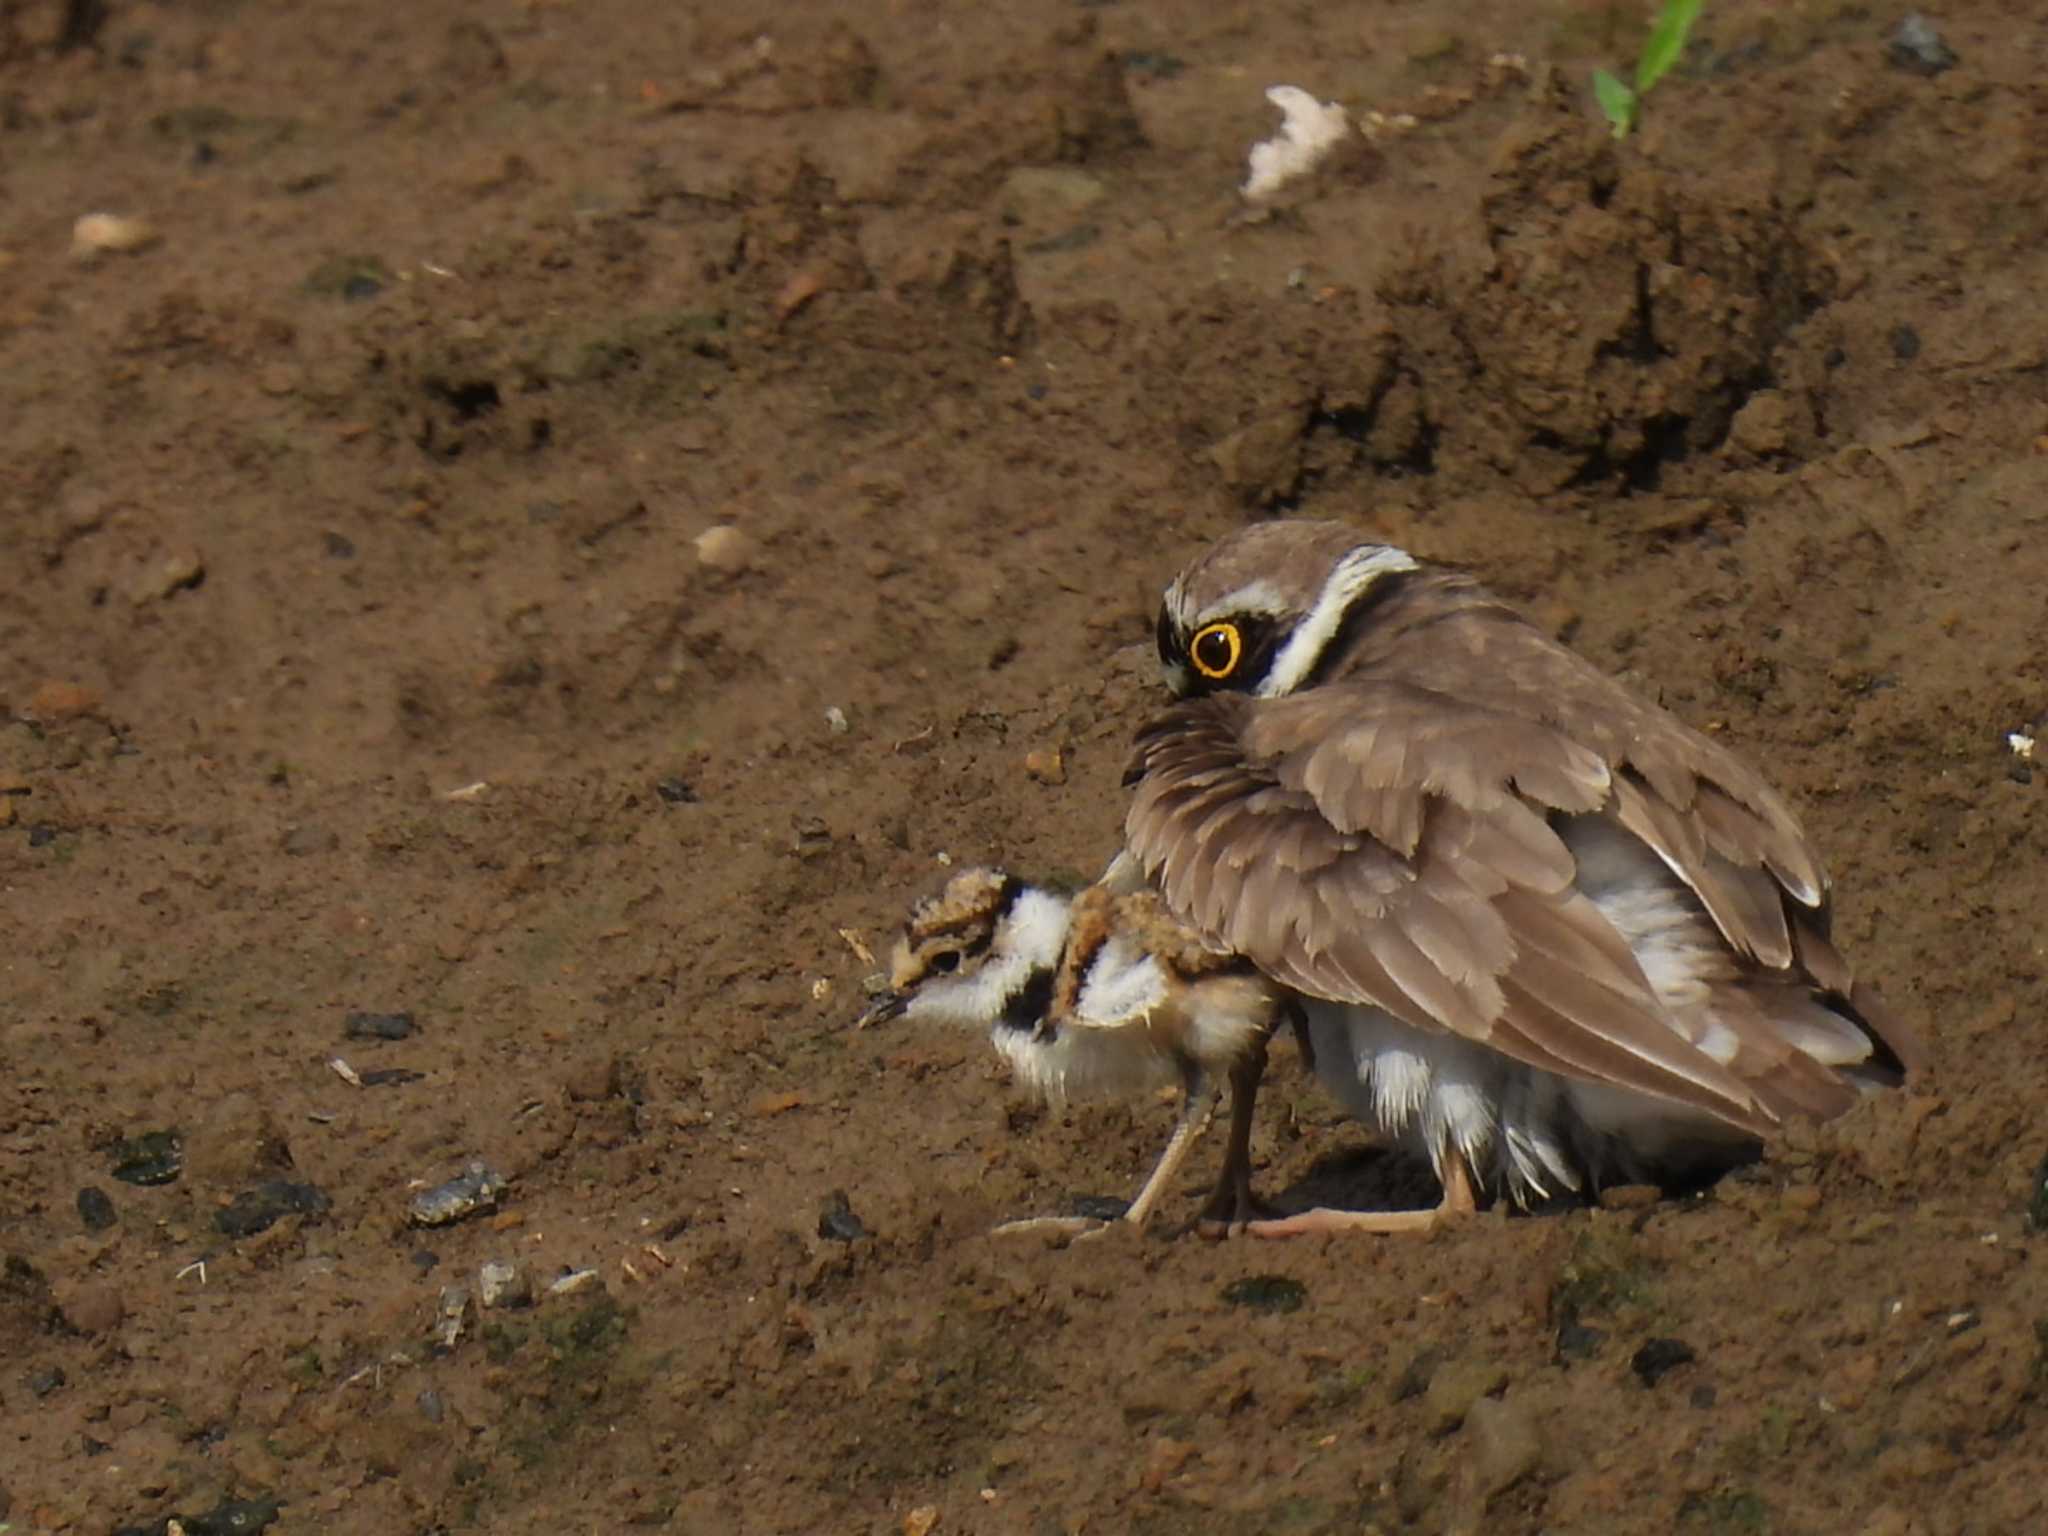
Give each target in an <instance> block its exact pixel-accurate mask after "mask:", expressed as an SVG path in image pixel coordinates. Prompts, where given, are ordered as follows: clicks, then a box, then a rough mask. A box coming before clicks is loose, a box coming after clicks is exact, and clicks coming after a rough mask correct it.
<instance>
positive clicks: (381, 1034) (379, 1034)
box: [342, 1013, 413, 1040]
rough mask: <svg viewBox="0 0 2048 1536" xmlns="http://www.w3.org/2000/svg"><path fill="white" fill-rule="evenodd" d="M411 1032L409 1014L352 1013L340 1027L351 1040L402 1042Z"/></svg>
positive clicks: (410, 1017)
mask: <svg viewBox="0 0 2048 1536" xmlns="http://www.w3.org/2000/svg"><path fill="white" fill-rule="evenodd" d="M412 1031H413V1022H412V1015H411V1014H409V1013H352V1014H350V1015H349V1016H348V1020H347V1022H346V1023H345V1024H343V1026H342V1033H343V1034H345V1035H346V1036H348V1038H349V1039H351V1040H404V1039H406V1038H408V1037H409V1036H410V1035H411V1034H412Z"/></svg>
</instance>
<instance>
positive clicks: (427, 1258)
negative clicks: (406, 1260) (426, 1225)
mask: <svg viewBox="0 0 2048 1536" xmlns="http://www.w3.org/2000/svg"><path fill="white" fill-rule="evenodd" d="M440 1262H441V1255H439V1254H438V1253H436V1252H434V1250H433V1249H431V1248H415V1249H414V1250H413V1252H412V1267H413V1268H414V1269H416V1270H418V1271H419V1272H420V1273H421V1274H423V1275H424V1274H427V1273H429V1272H430V1271H431V1270H432V1269H433V1268H434V1266H435V1265H436V1264H439V1263H440Z"/></svg>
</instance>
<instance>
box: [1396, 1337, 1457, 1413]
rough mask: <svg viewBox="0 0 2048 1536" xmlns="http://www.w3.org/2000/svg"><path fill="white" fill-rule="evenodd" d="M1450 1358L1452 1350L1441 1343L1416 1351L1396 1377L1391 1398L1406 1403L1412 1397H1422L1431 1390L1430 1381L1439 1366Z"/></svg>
mask: <svg viewBox="0 0 2048 1536" xmlns="http://www.w3.org/2000/svg"><path fill="white" fill-rule="evenodd" d="M1449 1358H1450V1351H1449V1350H1447V1349H1445V1348H1443V1347H1442V1346H1441V1345H1438V1344H1432V1345H1430V1346H1429V1347H1428V1348H1426V1349H1423V1350H1420V1351H1418V1352H1417V1353H1416V1356H1415V1358H1414V1359H1413V1360H1410V1361H1409V1362H1408V1364H1407V1366H1406V1367H1405V1368H1403V1370H1402V1372H1401V1374H1400V1375H1399V1376H1397V1377H1396V1378H1395V1379H1394V1389H1393V1392H1392V1393H1391V1400H1392V1401H1393V1402H1397V1403H1405V1402H1407V1401H1408V1399H1410V1398H1411V1397H1420V1396H1422V1394H1423V1393H1425V1392H1427V1391H1428V1390H1429V1383H1430V1381H1431V1379H1432V1378H1434V1377H1435V1375H1436V1372H1437V1367H1438V1366H1440V1365H1442V1364H1443V1363H1444V1361H1446V1360H1448V1359H1449Z"/></svg>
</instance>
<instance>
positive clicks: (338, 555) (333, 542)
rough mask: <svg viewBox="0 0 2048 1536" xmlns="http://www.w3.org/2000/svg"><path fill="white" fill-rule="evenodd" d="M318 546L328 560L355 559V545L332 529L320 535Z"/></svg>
mask: <svg viewBox="0 0 2048 1536" xmlns="http://www.w3.org/2000/svg"><path fill="white" fill-rule="evenodd" d="M320 544H321V547H322V548H324V549H325V550H326V551H327V554H328V558H330V559H333V560H353V559H355V557H356V546H355V544H354V543H353V542H352V541H351V540H349V539H347V538H345V537H343V536H342V535H341V534H338V533H335V532H334V531H333V530H332V529H330V530H328V531H327V532H326V533H323V534H321V535H320Z"/></svg>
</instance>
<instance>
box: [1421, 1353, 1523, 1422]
mask: <svg viewBox="0 0 2048 1536" xmlns="http://www.w3.org/2000/svg"><path fill="white" fill-rule="evenodd" d="M1507 1384H1508V1372H1507V1368H1506V1367H1505V1366H1502V1365H1497V1364H1494V1363H1492V1362H1489V1361H1485V1360H1447V1361H1445V1362H1444V1363H1443V1364H1442V1365H1441V1366H1439V1367H1437V1370H1436V1374H1434V1375H1433V1376H1431V1377H1430V1378H1429V1389H1428V1390H1427V1391H1425V1392H1424V1393H1423V1394H1422V1415H1423V1424H1424V1427H1425V1428H1426V1429H1427V1430H1428V1431H1429V1433H1430V1434H1432V1435H1447V1434H1449V1433H1450V1432H1451V1431H1452V1430H1454V1429H1456V1428H1457V1427H1458V1426H1459V1425H1460V1424H1462V1423H1464V1422H1465V1419H1466V1417H1467V1416H1468V1415H1469V1414H1470V1413H1471V1412H1472V1405H1473V1404H1475V1403H1477V1402H1478V1401H1479V1400H1480V1399H1481V1398H1484V1397H1491V1396H1493V1394H1494V1393H1496V1392H1499V1391H1502V1390H1503V1389H1505V1388H1506V1386H1507Z"/></svg>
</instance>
